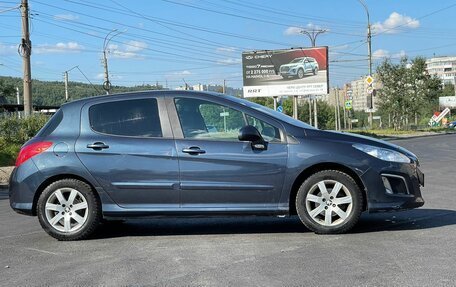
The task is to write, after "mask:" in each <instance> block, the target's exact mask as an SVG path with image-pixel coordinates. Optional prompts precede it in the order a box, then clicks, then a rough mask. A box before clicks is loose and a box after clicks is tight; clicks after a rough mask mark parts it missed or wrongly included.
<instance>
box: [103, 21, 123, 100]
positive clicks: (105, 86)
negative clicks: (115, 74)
mask: <svg viewBox="0 0 456 287" xmlns="http://www.w3.org/2000/svg"><path fill="white" fill-rule="evenodd" d="M113 33H115V34H113ZM121 33H123V32H122V31H117V29H114V30H112V31H111V32H109V33H108V34H107V35H106V37H105V38H104V42H103V68H104V82H103V89H104V90H105V91H106V95H109V94H110V92H111V82H110V81H109V72H108V57H107V56H106V52H107V51H106V50H107V49H108V45H109V42H110V41H111V40H112V38H114V37H115V36H117V35H119V34H121ZM111 34H113V35H111Z"/></svg>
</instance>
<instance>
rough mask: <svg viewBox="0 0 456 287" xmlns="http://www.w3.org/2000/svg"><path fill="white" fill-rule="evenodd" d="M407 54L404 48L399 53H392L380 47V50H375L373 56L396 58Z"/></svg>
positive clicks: (375, 57)
mask: <svg viewBox="0 0 456 287" xmlns="http://www.w3.org/2000/svg"><path fill="white" fill-rule="evenodd" d="M406 55H407V54H406V53H405V51H404V50H401V51H400V52H398V53H394V54H392V53H390V52H389V51H388V50H384V49H378V50H375V51H374V52H373V53H372V58H374V59H384V58H394V59H400V58H402V57H404V56H406Z"/></svg>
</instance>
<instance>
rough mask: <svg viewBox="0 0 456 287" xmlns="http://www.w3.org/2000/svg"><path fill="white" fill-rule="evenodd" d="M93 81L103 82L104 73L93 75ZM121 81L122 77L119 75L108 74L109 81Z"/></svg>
mask: <svg viewBox="0 0 456 287" xmlns="http://www.w3.org/2000/svg"><path fill="white" fill-rule="evenodd" d="M95 79H97V80H104V73H98V74H96V75H95ZM121 79H123V77H122V76H119V75H115V74H112V73H109V80H121Z"/></svg>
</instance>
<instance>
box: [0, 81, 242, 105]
mask: <svg viewBox="0 0 456 287" xmlns="http://www.w3.org/2000/svg"><path fill="white" fill-rule="evenodd" d="M0 83H1V84H2V85H3V86H8V85H10V86H13V87H14V88H15V87H19V92H20V94H21V95H22V88H23V84H22V79H21V78H13V77H2V76H0ZM0 88H1V87H0ZM157 89H163V87H162V86H161V85H158V86H155V85H141V86H133V87H125V86H112V90H111V92H112V93H121V92H133V91H144V90H157ZM209 90H211V91H216V92H220V91H221V90H222V87H221V86H209ZM68 93H69V97H70V100H76V99H80V98H86V97H92V96H97V95H102V94H104V93H105V92H104V90H103V87H102V86H101V85H94V86H92V85H90V84H86V83H81V82H69V84H68ZM226 93H227V94H231V95H236V96H238V95H240V94H241V93H242V91H241V90H240V89H233V88H229V87H228V88H227V89H226ZM32 95H33V104H34V105H61V104H62V103H64V102H65V84H64V82H63V81H61V82H59V81H53V82H48V81H40V80H33V84H32ZM4 96H5V97H6V99H7V101H8V102H9V103H16V95H15V93H14V94H6V95H4ZM21 103H22V96H21Z"/></svg>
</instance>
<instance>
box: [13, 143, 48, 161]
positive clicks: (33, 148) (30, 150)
mask: <svg viewBox="0 0 456 287" xmlns="http://www.w3.org/2000/svg"><path fill="white" fill-rule="evenodd" d="M50 146H52V142H35V143H31V144H29V145H26V146H25V147H23V148H22V149H21V151H20V152H19V155H18V156H17V159H16V166H20V165H21V164H23V163H24V162H26V161H27V160H29V159H31V158H32V157H34V156H36V155H38V154H40V153H42V152H44V151H45V150H47V149H48V148H49V147H50Z"/></svg>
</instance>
